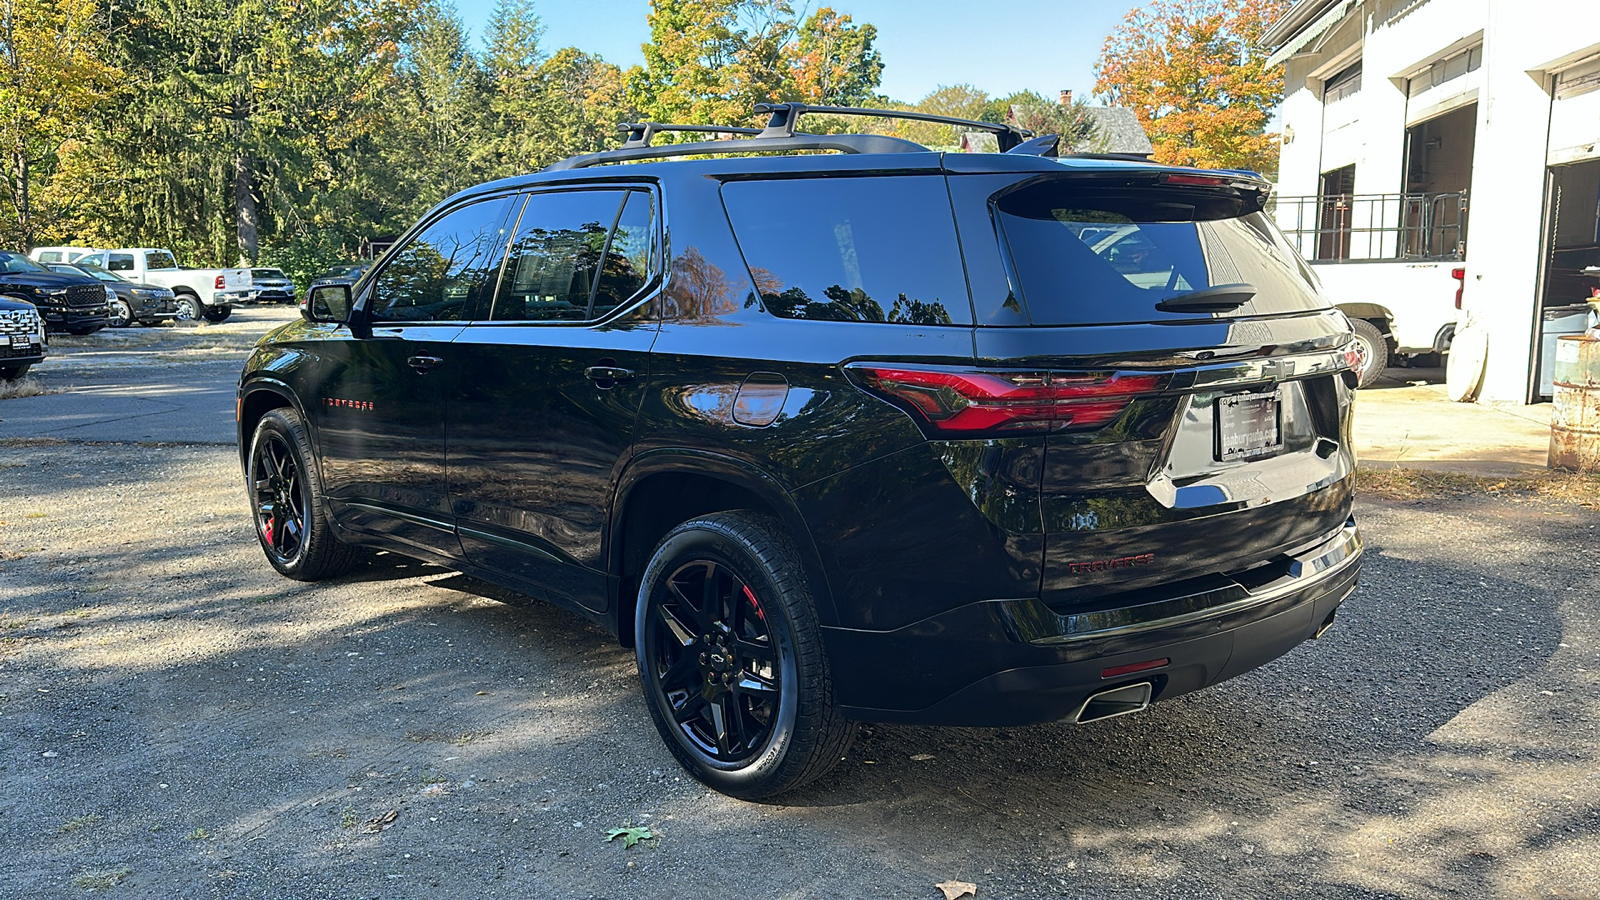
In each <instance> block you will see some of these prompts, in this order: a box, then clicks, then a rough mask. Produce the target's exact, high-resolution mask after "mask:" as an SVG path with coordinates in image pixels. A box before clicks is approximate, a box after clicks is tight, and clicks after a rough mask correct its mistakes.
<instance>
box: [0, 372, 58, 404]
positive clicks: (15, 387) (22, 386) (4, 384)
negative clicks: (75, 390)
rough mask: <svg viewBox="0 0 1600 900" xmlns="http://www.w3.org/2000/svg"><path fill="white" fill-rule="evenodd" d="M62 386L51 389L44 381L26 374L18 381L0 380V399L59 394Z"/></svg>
mask: <svg viewBox="0 0 1600 900" xmlns="http://www.w3.org/2000/svg"><path fill="white" fill-rule="evenodd" d="M60 392H61V389H60V388H57V389H55V390H51V389H50V388H47V387H45V386H44V382H42V381H40V380H39V379H37V378H35V377H33V376H32V375H26V376H24V377H22V378H18V379H17V380H16V381H0V400H11V399H13V398H16V397H38V396H40V395H41V394H59V393H60Z"/></svg>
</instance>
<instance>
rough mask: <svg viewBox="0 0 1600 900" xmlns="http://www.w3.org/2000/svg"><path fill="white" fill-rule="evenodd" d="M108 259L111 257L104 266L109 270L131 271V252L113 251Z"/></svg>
mask: <svg viewBox="0 0 1600 900" xmlns="http://www.w3.org/2000/svg"><path fill="white" fill-rule="evenodd" d="M110 259H111V261H110V262H109V263H107V264H106V268H107V269H109V270H111V271H113V272H132V271H133V254H132V253H113V254H111V257H110Z"/></svg>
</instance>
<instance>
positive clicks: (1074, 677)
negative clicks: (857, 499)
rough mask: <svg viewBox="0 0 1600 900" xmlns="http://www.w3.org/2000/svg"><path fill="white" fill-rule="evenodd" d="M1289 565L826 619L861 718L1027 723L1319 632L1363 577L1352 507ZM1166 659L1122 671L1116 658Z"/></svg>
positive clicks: (1173, 691)
mask: <svg viewBox="0 0 1600 900" xmlns="http://www.w3.org/2000/svg"><path fill="white" fill-rule="evenodd" d="M1288 556H1289V560H1288V561H1287V563H1286V565H1285V566H1284V574H1283V575H1282V577H1279V578H1277V579H1275V580H1274V581H1271V582H1269V583H1266V584H1257V585H1255V586H1254V587H1253V588H1246V587H1245V586H1244V585H1240V584H1234V585H1233V586H1232V587H1216V586H1213V587H1210V588H1209V589H1207V590H1203V591H1197V592H1180V593H1177V594H1174V595H1171V596H1162V597H1157V598H1153V599H1149V594H1148V593H1146V594H1144V595H1143V596H1142V597H1141V599H1142V600H1146V602H1140V603H1138V604H1137V605H1131V606H1122V607H1118V608H1109V609H1102V610H1096V611H1092V612H1080V613H1076V614H1072V615H1062V614H1057V613H1056V612H1054V611H1052V610H1051V609H1050V608H1049V607H1047V606H1045V605H1044V604H1043V603H1042V602H1041V601H1039V600H1037V599H1032V598H1030V599H1022V600H993V601H985V602H981V603H973V604H968V605H966V606H962V607H959V608H957V609H954V610H951V611H949V612H947V613H943V614H941V615H938V616H935V617H933V618H930V619H926V620H923V621H921V622H917V623H913V624H911V625H908V626H906V627H904V628H899V629H896V630H894V631H864V630H860V629H845V628H827V629H824V631H825V633H826V639H827V643H828V649H829V656H830V660H831V662H832V668H833V678H834V684H835V691H836V697H837V700H838V702H839V704H840V706H841V708H842V709H843V711H844V712H845V714H846V715H848V716H850V717H851V718H854V719H861V720H865V721H886V722H909V723H917V724H927V725H963V726H1001V725H1025V724H1032V723H1037V722H1050V721H1056V720H1060V719H1064V718H1069V717H1071V716H1073V715H1074V714H1076V712H1077V711H1078V710H1079V709H1080V708H1081V707H1082V706H1083V703H1084V701H1085V700H1086V699H1087V698H1088V697H1089V695H1091V694H1094V693H1098V692H1100V691H1103V690H1105V689H1106V688H1109V687H1115V686H1117V685H1120V684H1132V683H1136V682H1150V683H1152V684H1153V687H1154V699H1157V700H1159V699H1163V698H1167V697H1174V696H1177V695H1179V694H1184V693H1188V692H1189V691H1194V690H1198V689H1200V688H1203V687H1205V686H1207V685H1210V684H1215V683H1217V682H1219V681H1222V680H1224V679H1227V678H1232V677H1233V676H1235V675H1240V674H1243V673H1244V672H1248V671H1249V670H1251V669H1254V668H1256V667H1257V666H1260V665H1262V664H1264V663H1266V662H1269V661H1271V660H1273V659H1276V658H1277V657H1279V656H1281V655H1283V654H1284V653H1286V652H1288V651H1289V650H1290V649H1292V648H1294V647H1295V646H1296V645H1298V644H1300V643H1301V642H1303V641H1305V640H1306V639H1307V638H1309V637H1311V636H1312V635H1313V634H1315V633H1316V632H1317V631H1318V629H1319V628H1320V627H1321V626H1322V625H1323V624H1324V623H1325V622H1327V621H1329V619H1330V618H1331V617H1332V615H1333V614H1334V611H1335V610H1336V609H1337V608H1338V606H1339V604H1340V603H1342V602H1343V601H1344V599H1345V597H1347V596H1349V594H1350V592H1351V591H1352V590H1354V589H1355V586H1356V581H1357V577H1358V575H1359V573H1360V568H1361V537H1360V533H1359V531H1358V530H1357V528H1356V525H1355V522H1354V520H1353V519H1352V520H1351V521H1349V522H1347V523H1346V524H1345V525H1344V526H1342V527H1341V528H1339V529H1337V530H1336V531H1335V532H1333V533H1331V534H1328V535H1324V536H1323V537H1322V538H1319V539H1318V540H1316V541H1314V542H1312V543H1310V544H1307V545H1305V546H1303V547H1301V548H1298V549H1297V550H1295V551H1294V552H1292V553H1290V554H1288ZM1161 659H1165V660H1167V663H1166V664H1165V665H1162V666H1159V667H1157V668H1153V669H1146V670H1142V671H1139V672H1137V673H1135V674H1129V675H1125V676H1120V677H1115V678H1105V677H1102V676H1103V673H1104V672H1105V671H1106V670H1108V669H1112V668H1114V667H1119V666H1127V665H1134V664H1139V663H1149V662H1151V661H1154V660H1161Z"/></svg>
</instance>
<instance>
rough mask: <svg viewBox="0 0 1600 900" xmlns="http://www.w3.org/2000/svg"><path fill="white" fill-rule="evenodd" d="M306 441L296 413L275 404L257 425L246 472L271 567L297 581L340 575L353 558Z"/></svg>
mask: <svg viewBox="0 0 1600 900" xmlns="http://www.w3.org/2000/svg"><path fill="white" fill-rule="evenodd" d="M310 446H311V443H310V440H309V438H308V437H307V436H306V428H305V423H304V422H303V421H301V419H300V416H299V414H298V413H296V412H295V411H294V410H293V409H288V408H282V409H274V410H272V411H270V412H268V413H267V414H266V415H265V416H262V418H261V422H260V423H259V424H258V425H257V426H256V433H255V439H254V440H253V441H252V442H251V444H250V465H249V468H248V469H247V470H246V472H245V479H246V486H247V487H248V488H249V491H250V508H251V511H252V512H253V513H254V518H255V524H256V537H257V539H259V541H260V543H261V549H262V550H263V551H265V552H266V554H267V561H268V562H270V563H272V567H273V568H274V569H277V570H278V572H279V573H281V574H283V575H286V576H288V577H290V578H294V579H296V580H298V581H318V580H320V579H323V578H328V577H331V576H334V575H338V574H339V573H341V572H343V571H345V570H346V569H348V568H349V567H350V565H351V563H352V561H353V554H352V551H351V549H350V548H349V547H348V546H346V545H345V544H343V543H342V542H340V540H339V538H338V536H337V535H335V534H334V533H333V524H332V518H331V517H330V516H329V514H328V512H327V503H326V500H325V499H324V497H323V496H322V485H321V482H320V481H319V480H318V478H317V473H316V470H315V469H313V468H312V466H311V464H310V460H311V458H312V457H311V453H310Z"/></svg>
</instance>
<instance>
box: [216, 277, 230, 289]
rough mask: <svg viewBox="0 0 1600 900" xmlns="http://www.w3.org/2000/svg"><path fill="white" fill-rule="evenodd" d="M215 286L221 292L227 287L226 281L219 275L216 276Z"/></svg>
mask: <svg viewBox="0 0 1600 900" xmlns="http://www.w3.org/2000/svg"><path fill="white" fill-rule="evenodd" d="M216 285H217V290H219V291H220V290H222V289H223V288H225V287H227V286H228V282H227V279H225V278H223V277H222V276H221V275H218V276H217V281H216Z"/></svg>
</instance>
